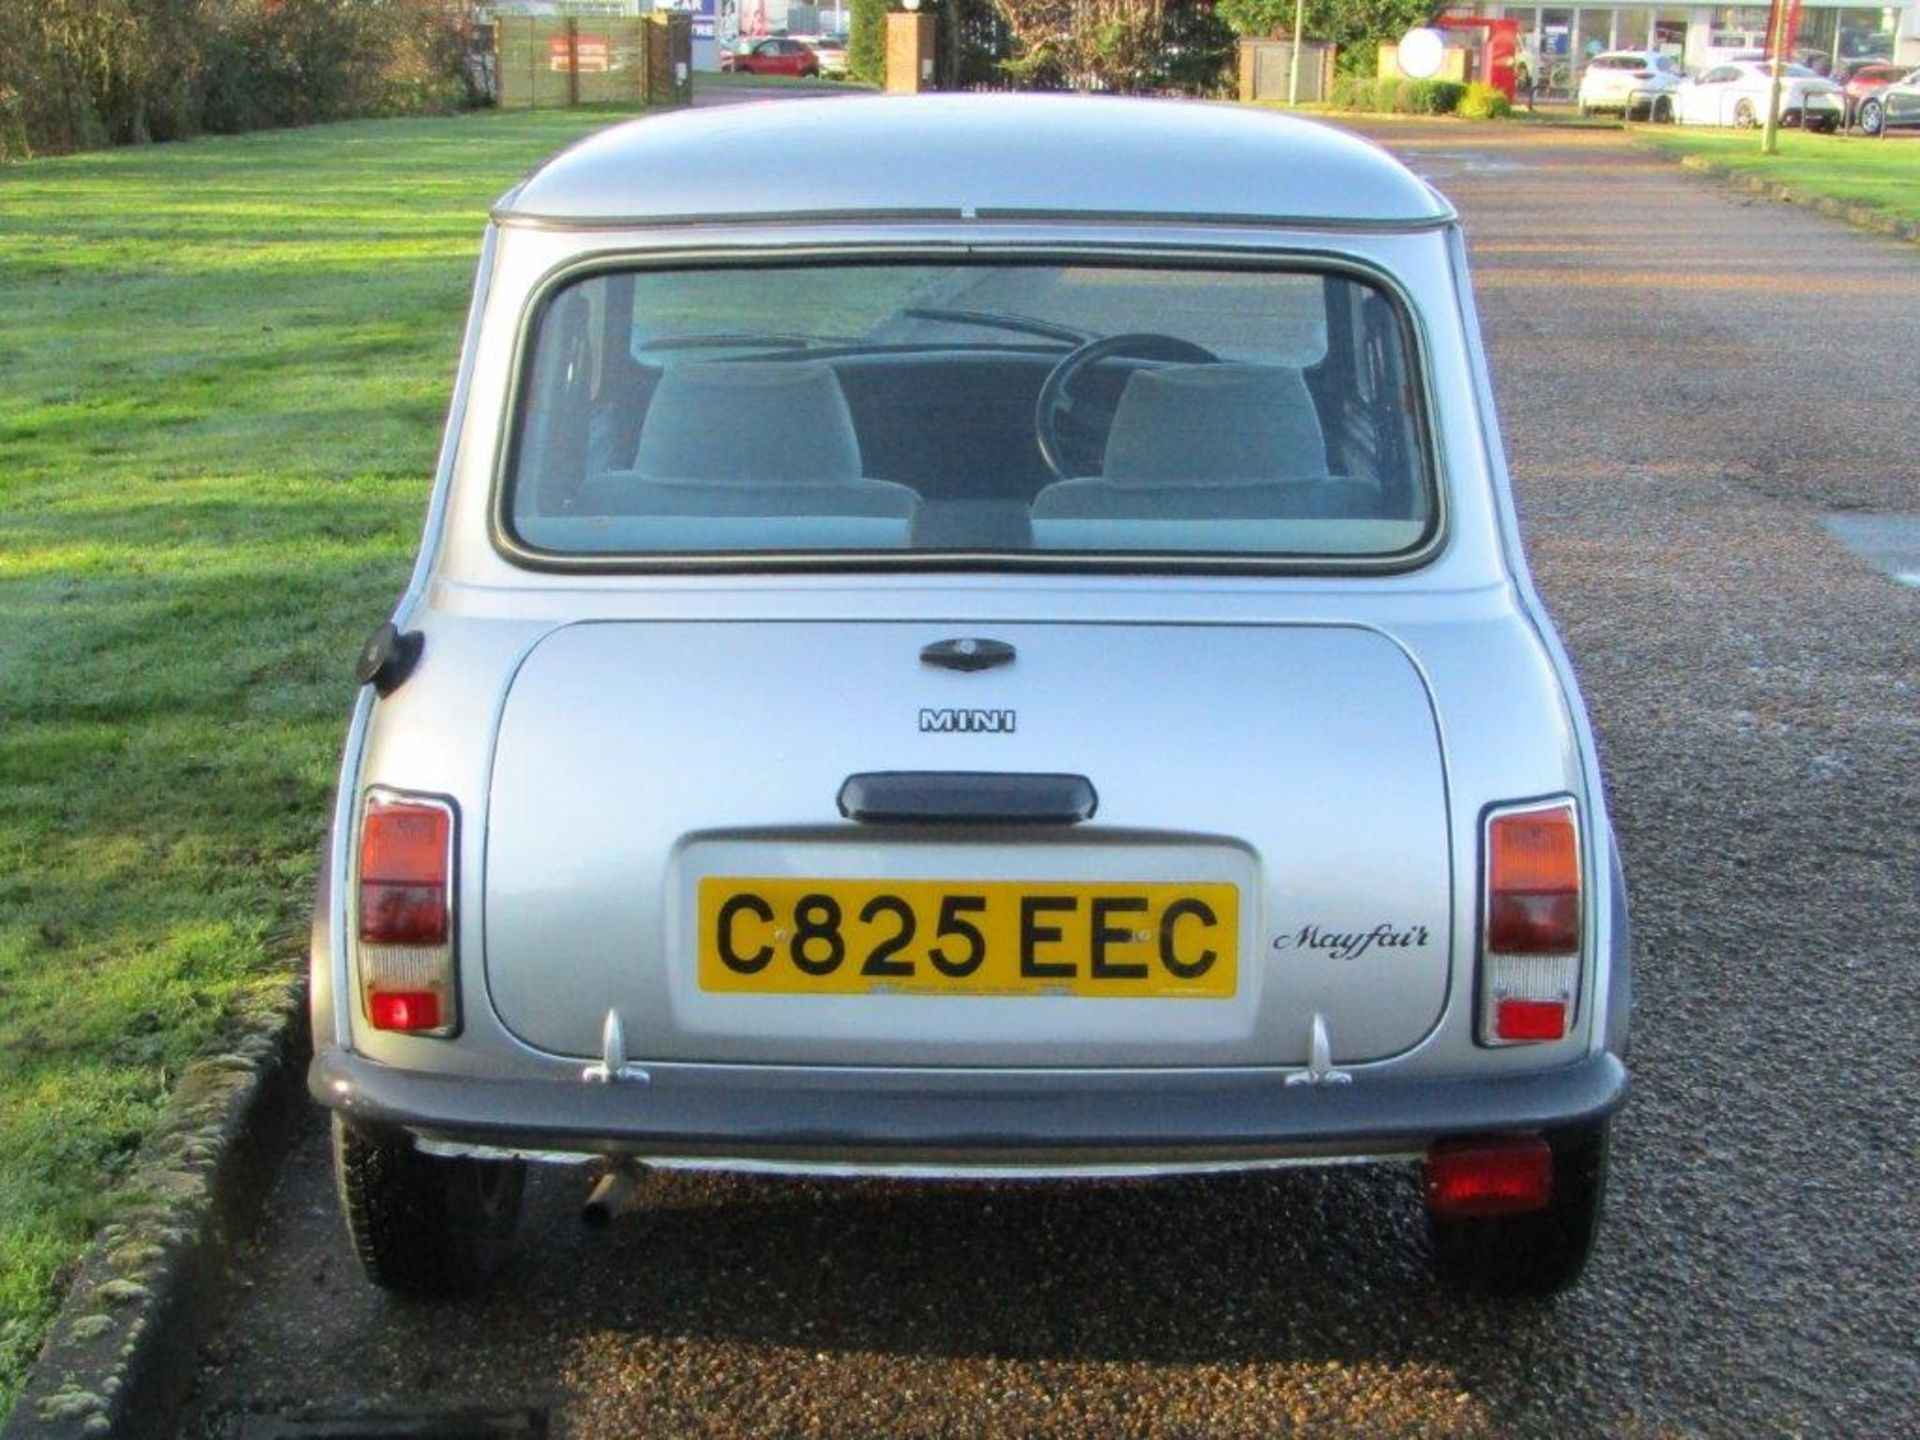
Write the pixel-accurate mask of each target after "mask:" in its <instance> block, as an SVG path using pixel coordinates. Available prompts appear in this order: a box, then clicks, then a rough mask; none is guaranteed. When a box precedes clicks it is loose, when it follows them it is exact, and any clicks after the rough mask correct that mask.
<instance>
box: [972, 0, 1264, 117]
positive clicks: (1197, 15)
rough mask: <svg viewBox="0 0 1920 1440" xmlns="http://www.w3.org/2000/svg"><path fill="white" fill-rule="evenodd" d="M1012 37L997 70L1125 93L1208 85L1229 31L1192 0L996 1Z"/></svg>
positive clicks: (1026, 80)
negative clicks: (1226, 33) (1010, 51)
mask: <svg viewBox="0 0 1920 1440" xmlns="http://www.w3.org/2000/svg"><path fill="white" fill-rule="evenodd" d="M995 4H996V7H997V8H998V10H999V12H1000V15H1001V17H1002V19H1003V20H1004V21H1005V22H1006V28H1007V31H1008V33H1009V34H1010V36H1011V38H1012V42H1013V45H1012V48H1013V54H1012V55H1011V56H1010V57H1009V58H1008V59H1007V60H1006V61H1005V62H1004V63H1003V65H1002V70H1003V71H1004V73H1005V74H1006V75H1007V76H1008V77H1009V78H1011V79H1013V80H1014V81H1015V82H1016V83H1017V84H1020V85H1023V86H1026V87H1029V88H1033V89H1043V90H1045V89H1072V90H1106V91H1118V92H1121V93H1124V94H1138V93H1140V92H1142V91H1151V90H1164V89H1171V88H1181V89H1189V90H1200V91H1206V90H1210V89H1212V88H1213V85H1214V84H1215V83H1216V82H1215V77H1216V76H1217V75H1218V73H1219V71H1220V69H1221V67H1222V65H1223V64H1224V63H1225V60H1226V55H1227V49H1228V47H1227V45H1226V43H1225V41H1226V36H1225V34H1224V32H1223V31H1222V29H1221V27H1220V26H1219V25H1218V23H1217V22H1216V21H1215V20H1214V19H1213V17H1212V16H1211V15H1210V14H1208V13H1206V7H1203V6H1201V5H1199V4H1196V3H1195V0H995Z"/></svg>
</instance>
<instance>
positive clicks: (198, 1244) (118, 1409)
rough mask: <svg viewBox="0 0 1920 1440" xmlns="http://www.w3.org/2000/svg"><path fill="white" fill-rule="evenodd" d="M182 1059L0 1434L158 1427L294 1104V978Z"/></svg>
mask: <svg viewBox="0 0 1920 1440" xmlns="http://www.w3.org/2000/svg"><path fill="white" fill-rule="evenodd" d="M239 1028H240V1032H241V1033H240V1037H239V1039H238V1040H236V1041H235V1042H234V1043H233V1045H232V1046H231V1047H230V1048H229V1049H228V1050H226V1051H224V1052H223V1053H221V1054H218V1055H209V1056H206V1057H204V1058H202V1059H200V1060H197V1061H195V1062H193V1063H192V1064H191V1065H189V1066H188V1067H187V1069H186V1072H185V1073H184V1074H183V1075H182V1077H181V1080H180V1084H179V1086H178V1087H177V1088H176V1089H175V1091H174V1094H173V1098H172V1099H171V1100H170V1101H169V1102H168V1104H167V1107H166V1109H165V1111H164V1112H163V1113H162V1116H161V1120H160V1123H159V1125H158V1126H157V1127H156V1128H155V1130H154V1131H153V1133H152V1134H151V1135H149V1136H148V1137H147V1139H146V1141H145V1142H144V1143H143V1144H142V1145H141V1147H140V1151H139V1155H138V1157H137V1158H136V1160H135V1164H134V1169H133V1173H132V1175H131V1176H130V1177H129V1178H128V1180H127V1181H126V1183H125V1185H124V1186H123V1187H122V1190H123V1194H124V1196H125V1198H126V1201H127V1202H128V1203H126V1204H124V1205H123V1206H122V1207H121V1208H120V1210H119V1212H118V1218H116V1219H115V1220H114V1221H113V1222H112V1223H111V1224H109V1225H107V1226H105V1227H104V1228H103V1229H102V1230H101V1232H100V1234H99V1235H98V1236H97V1237H96V1238H95V1240H94V1242H93V1245H92V1247H91V1249H89V1251H88V1252H87V1256H86V1259H85V1260H84V1261H83V1262H82V1263H81V1268H80V1273H79V1275H78V1276H77V1278H76V1279H75V1280H74V1283H73V1286H72V1288H71V1289H70V1290H69V1291H68V1292H67V1298H66V1300H65V1302H64V1303H63V1304H62V1305H61V1307H60V1312H59V1314H58V1315H56V1316H55V1317H54V1322H53V1326H52V1328H51V1329H50V1330H49V1331H48V1334H47V1339H46V1341H45V1343H44V1344H43V1345H42V1347H41V1350H40V1355H39V1357H38V1358H37V1359H36V1360H35V1361H34V1365H33V1369H32V1371H31V1372H30V1373H29V1375H28V1377H27V1384H26V1388H25V1389H24V1390H23V1391H22V1392H21V1395H20V1398H19V1401H18V1403H17V1404H16V1405H15V1406H14V1409H13V1414H12V1415H11V1416H10V1417H9V1418H8V1420H7V1422H6V1425H5V1428H4V1429H0V1440H93V1437H97V1436H103V1435H112V1436H116V1437H118V1436H135V1437H139V1436H147V1435H158V1434H164V1433H169V1432H168V1429H167V1427H168V1422H169V1420H170V1419H171V1418H172V1412H173V1410H174V1408H175V1405H176V1403H177V1402H178V1400H179V1399H180V1398H182V1397H181V1392H182V1390H183V1389H184V1387H185V1384H186V1382H187V1380H188V1379H189V1378H190V1376H191V1374H192V1363H193V1355H194V1352H195V1350H196V1349H197V1347H198V1344H199V1341H200V1339H201V1336H202V1330H203V1328H204V1325H205V1322H206V1320H207V1318H208V1317H209V1315H210V1313H211V1310H212V1299H213V1296H214V1294H215V1292H216V1289H217V1286H218V1285H219V1283H220V1281H221V1275H222V1270H223V1260H224V1257H225V1255H226V1252H227V1248H228V1246H229V1244H230V1242H231V1241H232V1240H233V1238H234V1237H235V1236H237V1235H239V1234H242V1233H244V1231H245V1229H246V1227H247V1226H248V1224H249V1223H250V1221H251V1219H252V1217H253V1216H254V1214H255V1213H256V1212H257V1210H258V1208H259V1204H260V1201H261V1199H262V1198H263V1196H264V1195H265V1193H266V1188H267V1185H268V1182H269V1181H270V1180H271V1178H272V1176H273V1174H274V1172H275V1170H276V1169H277V1168H278V1166H279V1162H280V1160H281V1158H282V1156H283V1154H284V1152H285V1150H286V1145H287V1141H288V1139H289V1138H290V1136H291V1134H292V1132H293V1131H294V1130H295V1128H296V1120H297V1116H298V1107H299V1106H300V1105H301V1104H302V1103H304V1087H303V1085H302V1078H303V1075H304V1072H305V1068H306V1067H305V1063H304V1062H305V1058H306V1054H307V1051H308V1049H309V1045H308V1036H307V1025H306V998H305V987H304V985H289V986H288V987H287V988H286V990H285V991H284V992H282V993H279V994H276V995H275V996H274V997H273V998H272V999H271V1000H270V1001H269V1002H268V1003H267V1004H265V1005H263V1006H261V1007H260V1008H259V1009H258V1010H256V1011H253V1012H250V1013H248V1014H246V1015H243V1016H242V1017H241V1019H240V1022H239Z"/></svg>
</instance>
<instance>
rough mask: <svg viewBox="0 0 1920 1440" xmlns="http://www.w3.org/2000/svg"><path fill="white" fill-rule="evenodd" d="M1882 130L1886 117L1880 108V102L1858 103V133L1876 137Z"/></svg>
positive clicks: (1864, 101) (1867, 101)
mask: <svg viewBox="0 0 1920 1440" xmlns="http://www.w3.org/2000/svg"><path fill="white" fill-rule="evenodd" d="M1884 128H1886V115H1885V113H1884V112H1883V111H1882V110H1881V108H1880V102H1879V101H1878V100H1862V101H1861V102H1860V133H1861V134H1863V135H1878V134H1879V133H1880V132H1881V130H1883V129H1884Z"/></svg>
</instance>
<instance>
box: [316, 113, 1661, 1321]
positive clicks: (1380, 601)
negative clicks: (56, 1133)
mask: <svg viewBox="0 0 1920 1440" xmlns="http://www.w3.org/2000/svg"><path fill="white" fill-rule="evenodd" d="M794 133H805V134H807V135H808V136H809V137H810V138H811V139H812V140H814V141H815V142H817V143H819V144H820V145H821V146H822V147H823V148H824V149H826V150H829V151H830V152H831V153H833V154H834V155H836V156H838V157H841V158H842V159H843V160H844V162H845V163H842V164H838V165H836V166H835V167H834V169H833V178H832V179H831V180H823V179H822V178H821V176H820V173H819V172H818V171H817V170H810V171H806V172H804V173H803V172H801V171H799V170H795V169H793V168H792V167H788V168H787V169H782V168H781V167H777V166H776V167H771V168H769V167H766V166H764V165H759V164H757V163H755V162H756V160H757V159H758V158H759V157H761V156H764V155H765V154H767V153H769V151H770V150H771V149H773V148H776V147H777V146H778V145H779V144H780V143H783V141H784V139H785V138H786V137H789V136H791V135H792V134H794ZM749 175H750V176H752V177H754V178H753V181H752V183H751V184H747V183H743V181H742V180H741V178H740V177H742V176H749ZM361 677H362V679H363V680H364V681H365V682H366V683H365V688H364V689H363V691H362V692H361V695H360V698H359V701H358V704H357V706H356V708H355V710H354V715H353V721H352V726H351V729H350V732H349V735H348V739H347V744H346V749H345V760H344V763H343V767H342V774H341V781H340V790H339V800H338V805H337V808H336V811H335V814H334V819H333V832H332V841H331V846H330V850H329V861H328V865H327V867H326V873H325V874H324V875H323V877H322V881H321V890H320V903H319V905H318V907H317V909H316V915H315V928H314V939H313V962H312V963H313V968H312V1012H313V1036H314V1045H315V1058H314V1061H313V1066H312V1072H311V1088H312V1092H313V1094H314V1096H315V1097H316V1098H317V1099H318V1100H319V1101H320V1102H321V1103H322V1104H324V1105H327V1106H329V1107H331V1109H332V1110H333V1112H334V1117H335V1132H334V1133H335V1142H336V1158H337V1164H338V1172H339V1181H340V1186H339V1188H340V1194H341V1197H342V1202H343V1205H344V1208H345V1212H346V1217H347V1222H348V1225H349V1227H350V1229H351V1231H352V1235H353V1239H354V1242H355V1245H356V1248H357V1250H358V1252H359V1254H360V1256H361V1258H362V1260H363V1261H364V1262H365V1265H366V1269H367V1271H368V1273H369V1274H370V1275H371V1276H372V1278H373V1279H374V1280H375V1281H377V1282H379V1283H380V1284H383V1285H386V1286H390V1287H393V1288H396V1289H400V1290H408V1291H426V1292H431V1291H436V1290H444V1289H451V1288H457V1287H460V1286H464V1285H471V1284H474V1283H477V1282H478V1281H480V1280H481V1279H482V1278H484V1277H485V1276H486V1274H487V1273H488V1272H489V1271H490V1270H491V1269H492V1268H493V1267H494V1266H495V1265H497V1264H498V1263H499V1262H500V1261H501V1259H502V1258H503V1257H504V1256H505V1255H506V1253H507V1249H508V1245H509V1242H510V1240H511V1237H512V1233H513V1229H514V1226H515V1223H516V1219H517V1214H518V1208H519V1197H520V1191H521V1185H522V1179H523V1174H524V1171H523V1165H524V1162H526V1161H528V1160H539V1161H551V1160H574V1161H588V1162H591V1163H592V1165H593V1166H594V1167H595V1168H596V1171H597V1172H598V1173H597V1181H596V1183H595V1185H594V1189H593V1193H592V1196H591V1198H590V1201H589V1205H588V1210H587V1213H588V1215H589V1216H591V1217H596V1218H606V1217H608V1216H610V1215H611V1214H612V1213H614V1212H617V1211H618V1210H620V1209H622V1208H625V1207H626V1206H627V1205H629V1204H631V1203H632V1201H633V1198H634V1196H635V1194H636V1181H637V1179H638V1176H639V1174H640V1173H641V1170H642V1167H645V1166H654V1165H664V1166H695V1167H713V1168H718V1169H737V1170H757V1171H766V1170H772V1171H780V1172H794V1173H803V1174H847V1173H886V1174H901V1175H909V1176H918V1177H928V1178H939V1179H947V1180H952V1179H966V1178H982V1177H985V1178H999V1177H1027V1178H1036V1177H1045V1178H1053V1179H1072V1178H1088V1177H1102V1176H1114V1175H1151V1174H1171V1173H1178V1172H1186V1171H1205V1170H1220V1169H1241V1168H1253V1167H1265V1166H1274V1165H1286V1164H1316V1163H1325V1162H1335V1161H1352V1160H1362V1161H1378V1162H1413V1163H1419V1164H1424V1167H1425V1169H1424V1175H1425V1203H1426V1208H1427V1211H1428V1214H1429V1216H1430V1217H1431V1229H1432V1236H1433V1246H1434V1255H1435V1258H1436V1260H1437V1262H1438V1266H1439V1269H1440V1271H1441V1272H1442V1274H1443V1275H1444V1276H1445V1277H1446V1278H1447V1279H1448V1280H1450V1281H1452V1282H1455V1283H1458V1284H1460V1285H1463V1286H1468V1287H1477V1288H1483V1289H1487V1290H1493V1291H1509V1292H1513V1291H1519V1292H1538V1291H1544V1290H1551V1289H1554V1288H1557V1287H1560V1286H1562V1285H1565V1284H1567V1283H1569V1282H1571V1281H1572V1280H1573V1279H1574V1278H1575V1277H1576V1275H1577V1274H1578V1273H1579V1271H1580V1268H1581V1266H1582V1264H1583V1262H1584V1260H1585V1258H1586V1256H1587V1253H1588V1250H1589V1247H1590V1245H1591V1243H1592V1240H1593V1236H1594V1232H1595V1227H1596V1225H1597V1223H1598V1220H1599V1215H1600V1208H1601V1196H1602V1191H1603V1188H1604V1178H1605V1173H1606V1155H1607V1126H1608V1118H1609V1116H1610V1114H1611V1113H1612V1112H1613V1110H1614V1109H1615V1107H1616V1106H1617V1105H1618V1104H1619V1103H1620V1101H1621V1099H1622V1097H1623V1094H1624V1092H1625V1087H1626V1071H1625V1068H1624V1066H1623V1063H1622V1057H1623V1055H1624V1053H1625V1043H1626V1017H1627V994H1628V978H1627V977H1628V969H1627V956H1628V941H1627V920H1626V912H1625V897H1624V890H1623V885H1622V881H1621V878H1620V868H1619V858H1618V855H1617V852H1616V848H1615V844H1614V838H1613V832H1612V830H1611V828H1610V827H1609V824H1608V819H1607V811H1606V805H1605V800H1604V797H1603V792H1602V787H1601V778H1600V771H1599V767H1598V764H1597V761H1596V758H1595V753H1594V745H1593V739H1592V736H1591V733H1590V730H1589V726H1588V722H1587V718H1586V714H1585V712H1584V710H1583V708H1582V706H1581V703H1580V698H1579V693H1578V691H1577V689H1576V686H1575V683H1574V678H1573V673H1572V670H1571V668H1570V666H1569V664H1568V661H1567V658H1566V656H1565V654H1564V653H1563V651H1562V649H1561V646H1560V643H1559V641H1558V640H1557V639H1556V638H1555V635H1554V631H1553V629H1552V626H1551V624H1550V623H1549V621H1548V619H1547V616H1546V613H1545V611H1544V610H1543V609H1542V607H1541V604H1540V602H1539V600H1538V598H1537V597H1536V595H1535V593H1534V590H1533V587H1532V584H1531V582H1530V581H1529V579H1528V575H1527V570H1526V564H1525V560H1524V558H1523V554H1522V549H1521V543H1520V537H1519V533H1518V530H1517V526H1516V521H1515V516H1514V510H1513V505H1512V501H1511V498H1510V495H1509V492H1508V481H1507V473H1506V462H1505V460H1504V458H1503V454H1502V450H1501V444H1500V435H1499V427H1498V424H1497V421H1496V418H1495V415H1494V405H1493V391H1492V387H1491V384H1490V382H1489V378H1488V373H1487V364H1486V357H1485V353H1484V351H1483V349H1482V345H1481V339H1480V332H1479V327H1478V323H1477V321H1476V319H1475V312H1474V304H1473V296H1472V291H1471V289H1470V287H1469V284H1468V279H1467V269H1466V252H1465V245H1464V241H1463V238H1462V234H1461V228H1460V225H1459V222H1458V220H1457V218H1456V216H1455V214H1454V212H1453V210H1452V209H1451V208H1450V207H1449V206H1448V204H1447V203H1446V201H1445V200H1444V199H1442V198H1441V197H1440V196H1439V195H1438V194H1436V193H1435V192H1434V191H1433V190H1432V189H1431V188H1430V187H1429V186H1427V185H1426V184H1425V183H1424V182H1422V181H1421V180H1420V179H1418V178H1416V177H1415V176H1414V175H1412V174H1411V173H1409V172H1408V171H1407V170H1405V169H1404V168H1402V167H1401V166H1400V165H1399V164H1398V163H1397V162H1395V161H1394V160H1392V159H1391V158H1389V157H1388V156H1387V155H1385V154H1384V153H1382V152H1381V151H1379V150H1377V149H1375V148H1374V147H1372V146H1371V145H1368V144H1366V143H1364V142H1362V141H1359V140H1357V139H1354V138H1352V137H1350V136H1347V135H1344V134H1342V133H1340V132H1338V131H1335V130H1331V129H1327V128H1322V127H1320V126H1317V125H1314V124H1311V123H1308V122H1304V121H1299V120H1294V119H1289V118H1282V117H1277V116H1273V115H1270V114H1264V113H1257V112H1252V111H1243V110H1233V109H1227V108H1222V107H1215V106H1205V105H1189V104H1176V103H1168V102H1142V101H1127V100H1116V99H1094V98H1064V97H1051V98H1049V97H1029V98H1011V97H999V96H947V97H923V98H917V99H905V100H902V99H883V98H873V99H853V100H843V101H815V102H795V103H791V104H782V105H778V106H773V105H769V106H755V107H741V108H736V109H730V110H728V111H726V112H724V113H721V112H714V113H708V112H685V113H681V114H677V115H673V116H668V117H660V118H653V119H647V120H643V121H639V122H636V123H632V124H627V125H623V126H619V127H617V128H614V129H610V130H607V131H604V132H602V133H600V134H599V135H597V136H595V137H593V138H592V139H590V140H588V141H586V142H585V143H584V144H581V145H579V146H578V147H576V148H575V149H573V150H571V151H569V152H567V153H566V154H564V155H562V156H560V157H559V158H558V159H556V160H554V161H552V162H551V163H550V164H548V165H547V166H546V167H545V168H544V169H542V170H540V171H539V172H538V173H537V174H535V175H534V176H533V177H532V178H531V179H529V180H528V181H527V182H526V183H524V184H523V185H521V186H520V187H519V188H518V189H516V190H514V191H513V192H512V193H511V194H509V195H507V196H506V197H505V198H504V199H502V200H501V201H500V203H499V205H498V207H497V209H496V211H495V213H494V217H493V223H492V225H491V226H490V227H489V229H488V231H487V234H486V239H485V244H484V247H483V250H482V259H481V263H480V271H479V280H478V284H477V287H476V292H475V299H474V305H473V313H472V320H471V324H470V328H469V330H468V333H467V339H466V343H465V349H464V352H463V355H462V359H461V364H460V371H459V377H458V381H457V385H456V387H455V391H454V400H453V406H452V412H451V417H450V421H449V424H448V429H447V439H446V445H445V448H444V451H443V455H442V459H441V463H440V467H439V471H438V475H437V478H436V482H435V485H434V489H433V497H432V501H431V504H430V507H429V511H428V518H427V525H426V534H425V537H424V541H423V544H422V548H421V555H420V559H419V563H418V566H417V569H416V571H415V573H414V577H413V580H412V582H411V584H410V586H409V587H408V589H407V591H406V593H405V595H404V596H403V597H402V598H401V600H400V603H399V605H398V607H397V609H396V611H395V613H394V616H393V620H392V623H391V624H390V625H388V626H384V627H382V629H381V630H380V632H378V633H377V634H376V635H375V636H374V637H373V639H372V641H371V642H370V643H369V645H368V647H367V649H366V652H365V654H364V656H363V657H362V663H361ZM583 1188H584V1187H583Z"/></svg>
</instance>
